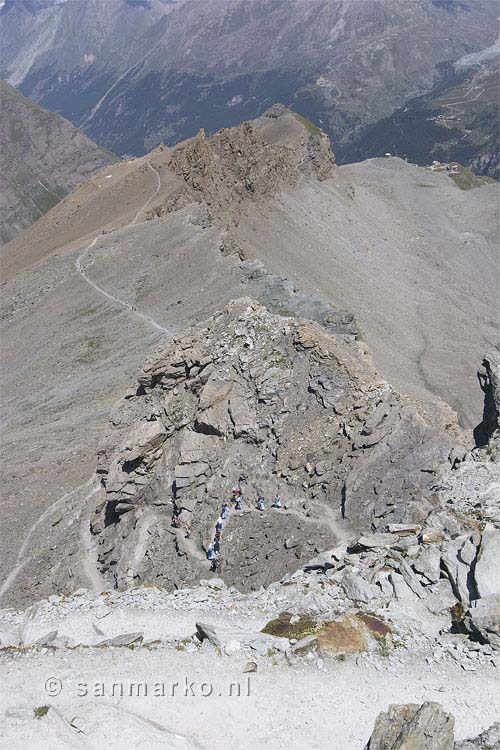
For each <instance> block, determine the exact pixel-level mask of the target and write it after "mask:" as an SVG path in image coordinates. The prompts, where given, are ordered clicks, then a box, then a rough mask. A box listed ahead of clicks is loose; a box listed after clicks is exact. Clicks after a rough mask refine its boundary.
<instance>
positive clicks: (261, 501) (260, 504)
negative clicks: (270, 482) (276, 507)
mask: <svg viewBox="0 0 500 750" xmlns="http://www.w3.org/2000/svg"><path fill="white" fill-rule="evenodd" d="M265 509H266V501H265V500H264V495H259V497H258V498H257V510H260V511H261V513H262V511H264V510H265Z"/></svg>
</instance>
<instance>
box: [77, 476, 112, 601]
mask: <svg viewBox="0 0 500 750" xmlns="http://www.w3.org/2000/svg"><path fill="white" fill-rule="evenodd" d="M99 489H100V487H99V486H97V487H96V488H95V491H92V492H91V493H89V494H88V495H87V496H86V498H85V500H89V499H90V498H91V497H93V495H94V494H95V493H96V492H98V491H99ZM90 513H91V509H90V508H84V510H83V514H82V518H81V520H80V554H81V556H82V568H83V572H84V573H85V577H86V579H87V581H88V582H89V584H90V588H91V589H92V590H93V591H97V593H100V592H101V591H104V590H105V589H106V588H107V586H106V582H105V580H104V578H103V577H102V576H101V574H100V573H99V570H98V552H97V545H96V542H95V540H94V538H93V536H92V532H91V530H90Z"/></svg>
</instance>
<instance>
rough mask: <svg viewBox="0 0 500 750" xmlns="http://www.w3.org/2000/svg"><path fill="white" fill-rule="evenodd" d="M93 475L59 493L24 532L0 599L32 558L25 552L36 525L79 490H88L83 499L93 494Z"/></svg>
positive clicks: (95, 489)
mask: <svg viewBox="0 0 500 750" xmlns="http://www.w3.org/2000/svg"><path fill="white" fill-rule="evenodd" d="M94 481H95V477H91V478H90V479H89V480H88V481H87V482H85V483H84V484H81V485H80V486H79V487H76V488H75V489H74V490H71V491H70V492H65V493H64V495H61V497H59V498H58V499H57V500H56V501H55V502H53V503H52V504H51V505H49V507H48V508H47V509H46V510H45V511H44V512H43V513H42V515H41V516H39V518H38V519H37V520H36V521H35V523H34V524H33V525H32V527H31V528H30V529H29V531H28V533H27V534H26V536H25V538H24V541H23V543H22V545H21V548H20V550H19V554H18V556H17V559H16V564H15V565H14V567H13V568H12V570H11V571H10V573H9V575H8V576H7V578H6V579H5V581H4V582H3V584H2V587H1V588H0V600H1V599H2V597H3V596H4V595H5V594H6V593H7V591H9V590H10V589H11V588H12V586H13V584H14V583H15V581H16V579H17V576H18V575H19V573H20V572H21V570H22V569H23V568H24V566H25V565H26V564H27V563H28V562H29V561H30V560H32V559H33V555H30V554H27V551H28V547H29V545H30V542H31V539H32V537H33V534H34V533H35V531H36V530H37V529H38V527H39V526H40V525H41V524H42V523H43V522H44V521H46V520H47V519H48V518H49V517H50V515H51V513H53V512H54V511H55V510H56V509H57V508H58V507H59V506H60V505H62V504H63V503H65V502H67V501H68V500H70V498H71V497H73V496H74V495H75V494H76V493H77V492H80V491H81V490H84V489H87V488H88V490H89V491H88V492H87V494H86V495H85V497H84V500H88V499H89V498H90V497H91V496H92V495H94V494H95V493H96V492H97V491H98V490H99V487H95V486H92V485H93V484H94Z"/></svg>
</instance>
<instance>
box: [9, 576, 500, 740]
mask: <svg viewBox="0 0 500 750" xmlns="http://www.w3.org/2000/svg"><path fill="white" fill-rule="evenodd" d="M294 588H295V589H296V590H295V591H294ZM299 589H300V586H299V587H294V586H293V585H292V586H290V585H288V586H282V588H281V590H280V592H279V593H276V586H275V587H274V590H272V591H269V590H265V589H261V590H260V591H259V592H254V593H253V594H250V595H243V594H240V593H238V592H236V590H235V589H227V588H226V587H225V586H224V585H223V584H222V582H221V581H220V579H212V580H211V581H207V582H206V583H205V584H204V585H201V586H199V587H196V588H194V589H189V590H185V591H177V592H175V593H173V594H168V593H166V592H162V591H161V590H160V589H155V588H145V589H134V590H131V591H128V592H124V593H117V592H112V593H110V592H103V593H101V594H100V595H99V594H97V593H95V592H91V591H85V590H81V591H79V592H76V594H75V595H73V596H72V597H68V598H64V597H58V596H52V597H50V600H49V601H47V600H44V601H42V602H39V603H37V604H36V605H34V606H32V607H31V608H30V609H28V610H26V611H24V612H16V611H14V610H2V611H1V613H0V633H1V640H2V646H3V648H2V650H1V652H0V654H1V655H0V674H1V680H2V685H3V686H4V689H3V690H2V694H1V697H0V716H1V718H0V732H1V736H2V737H3V741H4V745H3V746H4V747H9V748H12V749H13V750H15V749H17V748H19V749H20V748H30V747H37V748H47V750H48V749H49V748H50V750H57V749H58V748H61V750H62V749H63V748H64V750H66V748H73V747H75V748H80V747H81V748H104V747H106V748H123V747H147V748H160V747H161V748H172V749H174V748H175V749H177V748H214V749H216V750H219V749H220V750H226V749H227V748H242V749H243V748H249V749H250V748H255V747H259V748H264V747H270V748H271V747H272V748H292V749H294V750H295V749H297V750H302V748H311V749H312V748H317V749H318V750H319V749H323V748H329V749H331V750H346V748H349V750H350V749H351V748H352V750H355V749H356V748H363V747H364V745H365V743H366V742H367V741H368V739H369V737H370V734H371V731H372V729H373V725H374V722H375V719H376V717H377V715H378V714H379V712H381V711H386V710H387V708H388V706H389V704H391V703H422V702H424V701H436V702H439V703H440V704H442V706H443V708H444V709H445V710H446V711H449V712H450V713H452V714H453V715H454V717H455V738H456V739H457V740H461V739H464V738H466V737H471V736H476V735H477V734H478V733H479V732H480V731H482V730H484V729H486V728H488V727H489V726H490V725H491V724H492V723H494V722H495V720H497V719H498V716H499V715H500V694H499V691H498V669H499V668H500V659H499V658H498V656H495V655H494V654H495V652H494V651H492V650H491V649H488V648H484V647H483V648H479V647H478V646H477V644H470V643H469V642H467V643H466V642H465V640H464V639H463V638H462V639H461V638H459V637H457V636H453V635H452V634H443V635H442V636H441V637H439V638H437V639H436V637H435V636H434V634H433V633H432V632H431V631H432V627H431V625H432V623H431V622H430V621H429V620H427V621H426V622H424V623H423V625H421V626H419V625H418V624H417V621H416V619H414V618H412V617H410V614H409V613H410V610H411V607H408V605H407V607H406V608H407V610H408V617H407V618H406V619H404V618H402V617H399V619H398V625H397V626H396V628H395V631H397V632H395V635H394V638H393V639H392V643H391V644H390V645H389V647H387V648H385V647H384V648H379V649H375V650H372V651H368V652H363V653H353V654H348V655H336V656H333V655H329V654H328V653H325V652H323V651H322V652H321V654H318V653H314V652H313V651H310V652H308V653H303V654H298V653H296V652H295V653H294V650H293V649H294V645H293V644H292V646H291V648H290V649H288V650H287V651H286V652H280V651H278V650H275V649H268V651H267V653H263V654H259V653H258V652H257V651H256V650H255V648H252V647H249V646H248V645H245V644H246V643H248V642H249V635H248V634H249V633H252V634H253V637H255V634H256V633H258V632H259V631H260V630H261V629H262V627H263V626H264V624H265V623H266V622H267V621H268V620H269V619H272V618H273V617H275V616H276V614H277V613H278V612H279V611H281V610H282V609H283V607H286V608H287V609H288V610H290V609H292V610H293V599H294V596H295V595H297V594H299V593H302V594H303V592H301V591H300V590H299ZM288 591H290V592H291V593H290V594H288V593H287V592H288ZM287 597H288V599H287ZM323 614H324V615H325V616H326V615H327V613H323ZM395 619H396V618H394V620H395ZM200 621H202V622H203V623H208V624H209V625H211V626H212V627H213V628H214V629H215V630H216V629H218V628H222V629H223V630H224V629H225V630H226V631H227V629H228V628H229V629H230V631H231V633H232V634H233V637H232V638H230V639H229V640H228V641H227V642H226V643H225V645H224V647H223V648H222V649H220V648H216V647H214V646H213V645H212V644H211V642H210V641H209V640H208V639H205V640H203V641H200V640H199V638H198V637H196V635H195V632H196V623H197V622H200ZM207 627H208V626H207ZM423 631H427V632H423ZM236 637H240V638H241V642H238V641H236ZM113 639H114V640H113ZM277 640H281V639H277ZM16 641H17V645H15V644H16ZM106 641H107V643H108V644H110V643H122V644H123V645H121V646H119V645H105V643H104V642H106ZM44 644H46V645H44ZM78 644H79V645H78ZM97 644H101V645H97Z"/></svg>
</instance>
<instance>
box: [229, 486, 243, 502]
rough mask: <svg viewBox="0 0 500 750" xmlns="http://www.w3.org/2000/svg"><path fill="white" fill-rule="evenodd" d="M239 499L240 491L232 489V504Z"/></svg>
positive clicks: (236, 488) (235, 488)
mask: <svg viewBox="0 0 500 750" xmlns="http://www.w3.org/2000/svg"><path fill="white" fill-rule="evenodd" d="M239 497H241V490H240V489H239V487H233V489H232V490H231V500H232V501H233V503H236V502H237V501H238V498H239Z"/></svg>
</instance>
